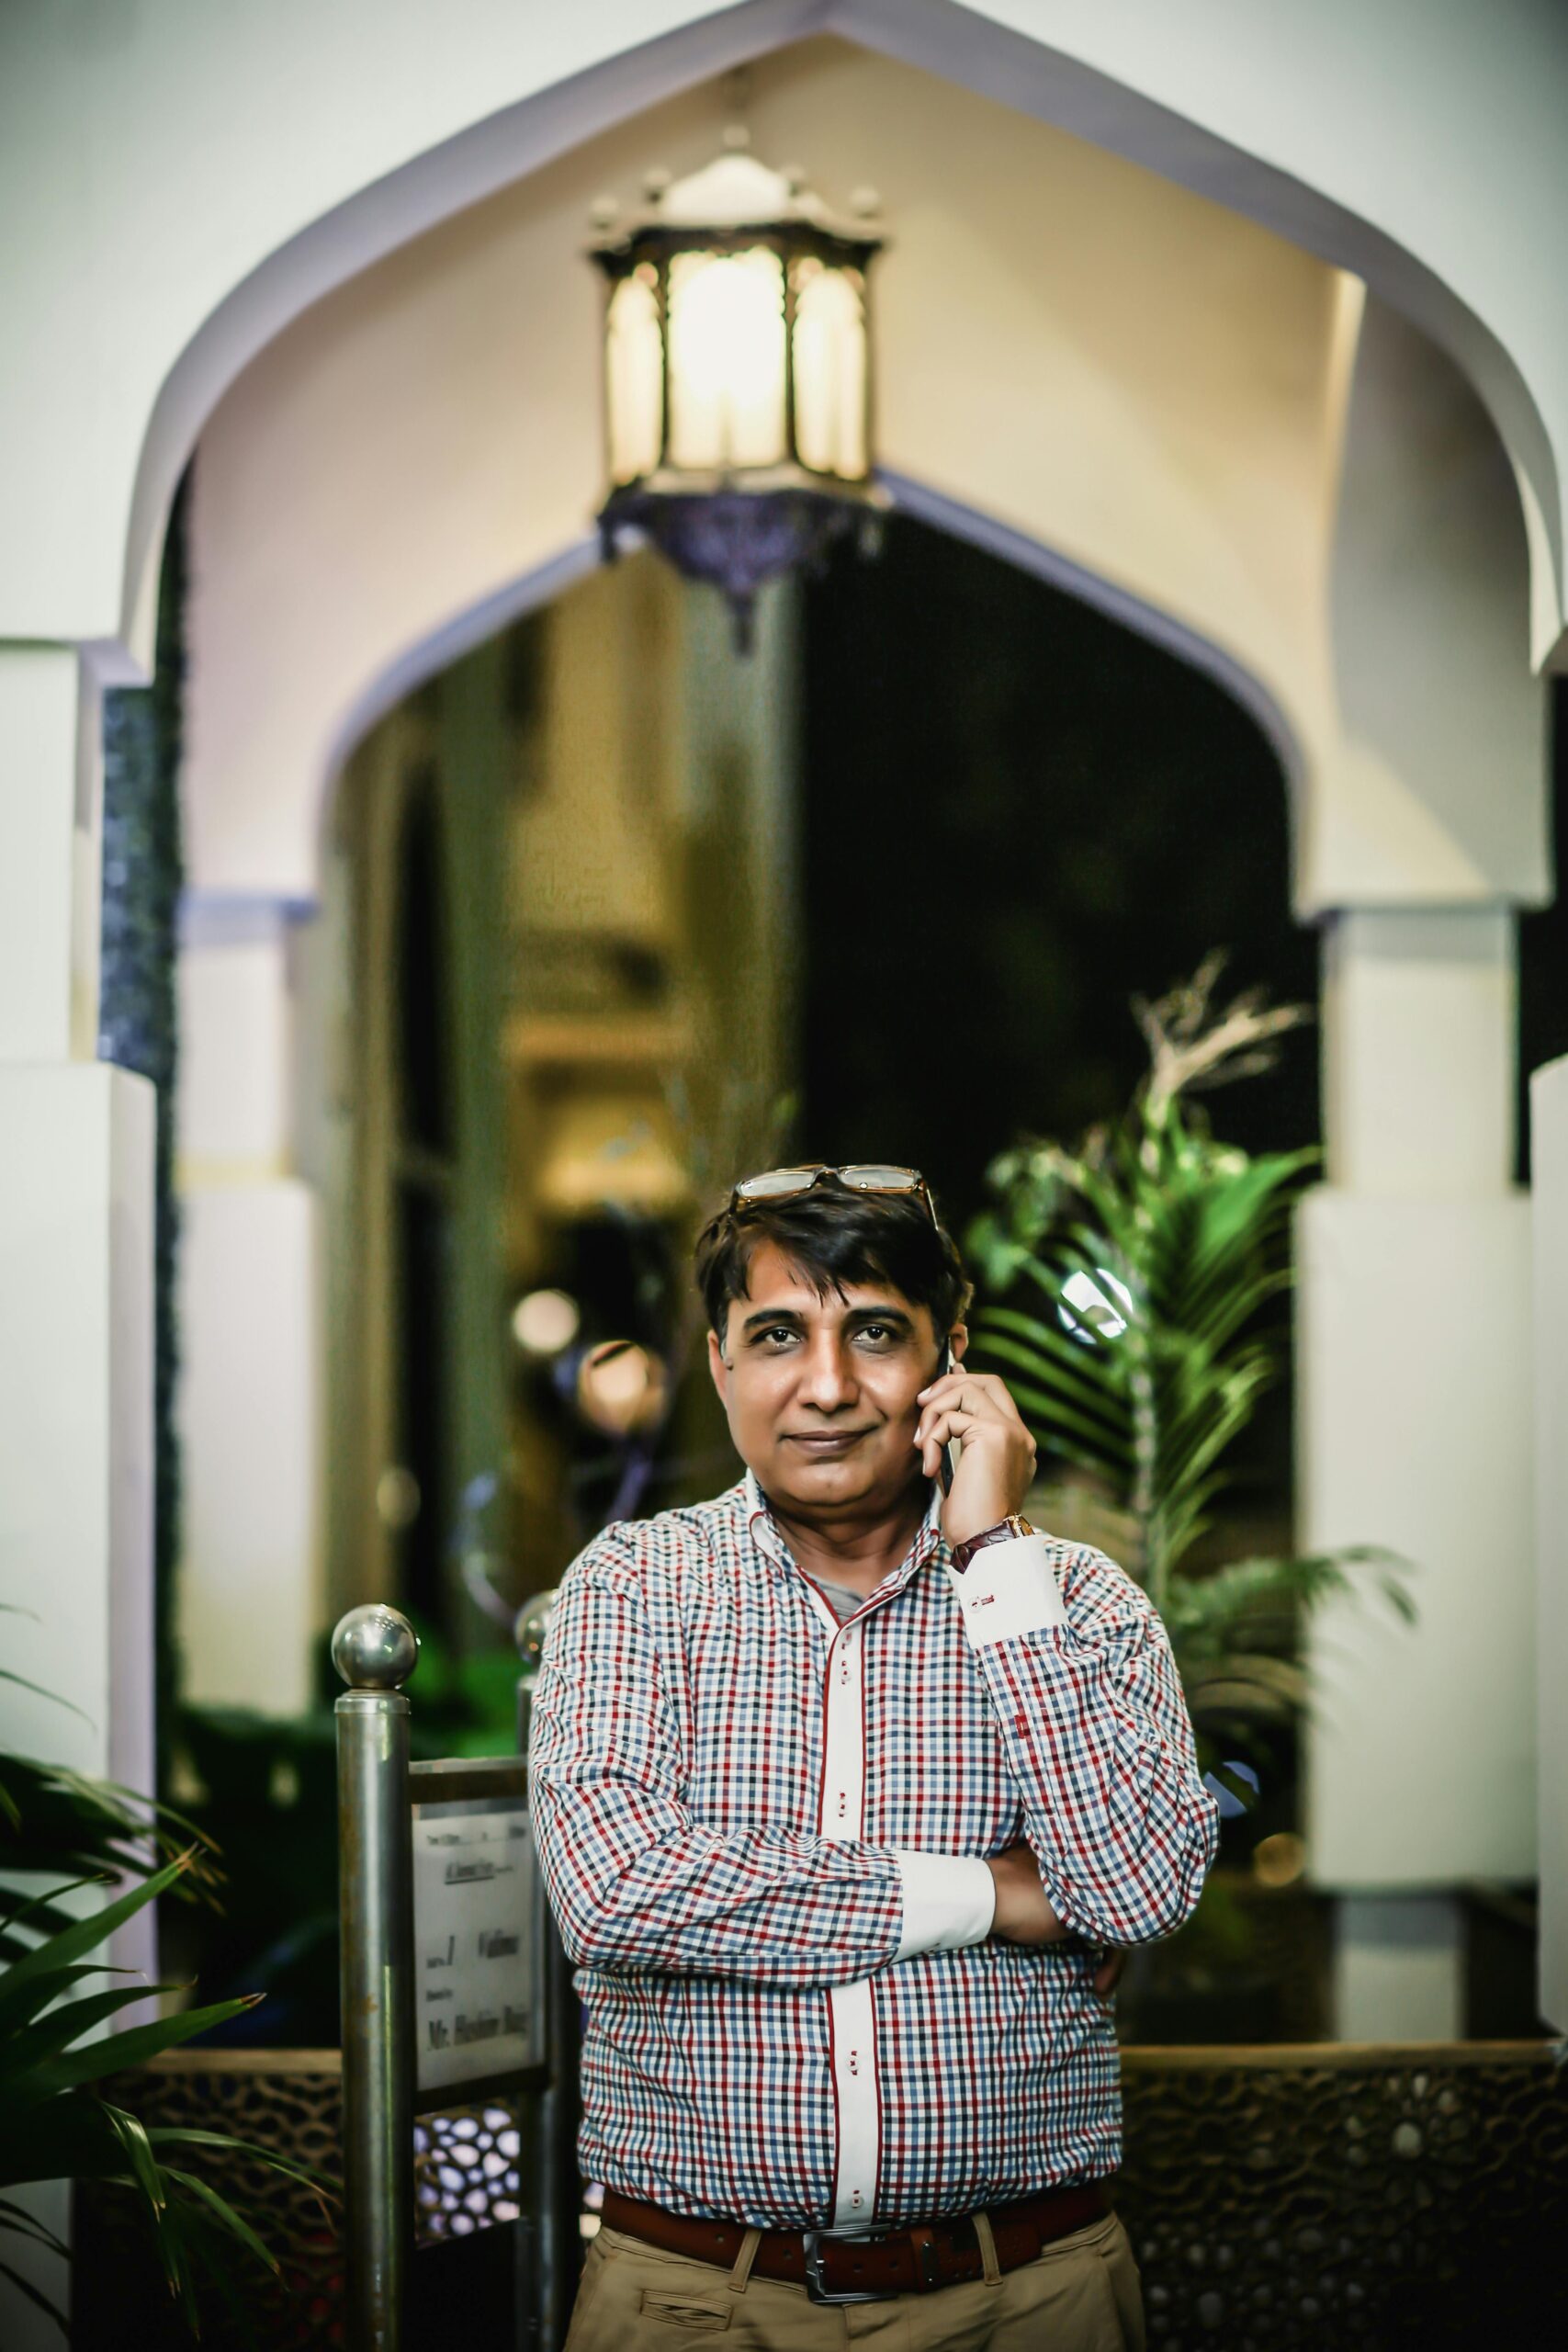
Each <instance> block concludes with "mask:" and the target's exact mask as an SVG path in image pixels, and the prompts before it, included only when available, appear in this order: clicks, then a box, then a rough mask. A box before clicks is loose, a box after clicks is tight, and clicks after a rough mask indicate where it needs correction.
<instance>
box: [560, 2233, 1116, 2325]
mask: <svg viewBox="0 0 1568 2352" xmlns="http://www.w3.org/2000/svg"><path fill="white" fill-rule="evenodd" d="M753 2251H754V2240H753V2238H752V2237H751V2236H750V2235H749V2236H748V2238H747V2240H746V2243H745V2245H743V2246H742V2248H741V2250H740V2255H739V2259H738V2261H737V2262H736V2265H735V2267H734V2269H733V2270H730V2271H724V2270H720V2269H718V2268H717V2267H716V2266H715V2265H714V2264H712V2263H707V2262H689V2261H687V2260H686V2259H685V2258H684V2257H683V2256H681V2255H678V2254H666V2253H664V2252H663V2251H662V2250H661V2249H660V2247H658V2246H652V2245H644V2243H643V2241H642V2240H641V2238H633V2237H626V2236H624V2235H623V2234H622V2233H621V2232H620V2231H618V2230H605V2229H602V2230H601V2231H600V2232H599V2234H598V2236H597V2237H596V2238H595V2239H594V2240H593V2243H592V2245H591V2246H590V2247H589V2249H588V2259H587V2261H586V2263H585V2264H584V2266H583V2272H582V2283H581V2286H580V2287H579V2289H578V2292H577V2303H576V2307H575V2309H574V2310H573V2312H572V2315H571V2327H570V2333H569V2334H568V2336H567V2340H566V2352H659V2347H660V2346H668V2347H669V2352H677V2347H678V2346H684V2345H693V2346H695V2345H701V2344H705V2343H707V2341H708V2340H709V2338H710V2337H720V2336H722V2338H723V2339H724V2343H723V2352H844V2347H845V2346H850V2345H874V2346H876V2347H877V2352H1144V2309H1143V2298H1142V2296H1141V2295H1140V2293H1139V2290H1138V2272H1137V2267H1136V2265H1135V2264H1134V2260H1133V2250H1132V2248H1131V2246H1130V2245H1128V2244H1127V2233H1126V2232H1125V2231H1124V2230H1123V2229H1122V2224H1121V2222H1119V2221H1118V2220H1117V2219H1116V2217H1115V2215H1114V2214H1111V2215H1108V2216H1106V2217H1105V2218H1104V2219H1103V2220H1101V2221H1098V2222H1090V2223H1089V2226H1088V2228H1087V2229H1082V2230H1075V2231H1074V2232H1073V2233H1072V2235H1071V2236H1070V2237H1065V2238H1058V2239H1057V2240H1056V2243H1055V2245H1048V2246H1047V2247H1046V2248H1045V2250H1044V2252H1043V2254H1041V2255H1039V2256H1037V2257H1036V2259H1035V2260H1034V2261H1033V2262H1026V2263H1024V2264H1022V2265H1021V2267H1020V2268H1018V2269H1017V2270H1009V2271H1007V2272H1005V2273H1003V2275H1002V2276H1001V2277H999V2278H996V2279H995V2280H993V2281H991V2282H990V2283H989V2284H987V2281H986V2280H984V2279H976V2281H975V2282H974V2284H973V2285H971V2286H964V2287H939V2288H937V2289H936V2290H934V2292H932V2293H931V2294H929V2295H896V2296H894V2297H893V2298H892V2299H891V2300H890V2301H887V2302H885V2303H836V2304H833V2303H814V2302H812V2301H809V2300H808V2298H807V2292H806V2290H805V2288H804V2287H792V2286H789V2285H787V2284H786V2283H785V2282H784V2280H783V2279H780V2278H752V2277H750V2275H749V2274H750V2260H751V2256H752V2253H753Z"/></svg>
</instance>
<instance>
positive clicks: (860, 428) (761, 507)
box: [592, 131, 886, 648]
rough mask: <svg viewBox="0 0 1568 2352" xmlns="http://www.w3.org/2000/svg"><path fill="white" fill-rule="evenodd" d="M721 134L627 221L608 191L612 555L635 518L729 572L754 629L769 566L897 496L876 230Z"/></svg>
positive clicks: (596, 252)
mask: <svg viewBox="0 0 1568 2352" xmlns="http://www.w3.org/2000/svg"><path fill="white" fill-rule="evenodd" d="M744 138H745V134H744V133H743V132H739V131H731V132H730V133H728V141H729V152H728V153H725V154H723V155H721V156H720V157H719V158H718V159H717V160H716V162H714V163H712V164H708V165H707V166H706V167H705V169H704V170H702V171H699V172H694V173H693V174H692V175H691V176H690V177H689V178H687V179H683V180H678V181H676V182H675V183H674V184H673V185H672V186H671V185H667V184H666V183H665V182H664V181H663V180H662V178H661V177H660V175H654V176H653V177H652V178H650V179H649V182H648V183H647V187H648V191H649V198H650V201H649V205H648V207H647V209H645V210H644V211H642V212H640V213H638V214H637V216H636V217H635V218H633V219H630V220H626V221H625V222H620V221H619V220H618V219H617V213H618V208H617V207H616V206H615V204H614V202H613V201H612V200H610V199H605V200H604V202H603V203H601V204H600V205H599V206H598V207H596V208H595V220H596V222H597V225H598V226H599V228H600V229H601V231H602V232H604V233H603V236H602V240H601V242H600V243H598V244H596V245H595V246H594V247H593V248H592V256H593V259H594V260H595V262H597V264H598V266H599V267H600V268H601V269H602V270H603V271H604V277H605V279H606V281H607V287H608V298H607V301H606V307H605V328H604V407H605V436H606V455H607V461H608V468H609V475H610V492H609V495H608V497H607V499H606V500H605V503H604V508H603V509H602V511H601V513H600V516H599V527H600V532H601V535H602V537H603V538H604V548H605V552H606V554H610V555H613V554H614V553H615V549H616V548H617V546H618V545H619V543H620V540H621V538H622V536H623V535H624V534H630V533H635V534H637V535H640V536H641V537H646V538H648V539H649V540H651V541H652V542H653V544H654V545H655V546H656V547H658V548H660V549H662V551H663V553H664V554H665V555H666V556H667V557H668V559H669V560H670V561H671V562H672V563H673V564H674V565H675V567H676V569H677V570H678V571H682V572H683V573H685V574H686V576H687V577H688V578H689V579H694V580H707V581H711V582H714V583H715V584H716V586H718V587H719V588H721V589H722V590H723V592H724V594H725V595H726V596H727V597H728V601H729V605H730V610H731V612H732V614H733V615H734V617H735V626H736V635H737V640H738V642H739V644H740V645H741V647H742V648H744V647H745V646H746V645H747V644H749V642H750V627H751V611H752V605H753V603H754V601H755V598H756V594H757V591H758V589H759V588H760V587H761V585H762V584H763V582H766V581H768V580H772V579H774V578H776V577H777V576H779V575H780V574H781V573H783V572H785V571H791V570H793V569H794V568H795V566H797V565H798V564H801V563H803V562H807V561H810V560H814V559H817V558H818V557H820V556H821V555H822V553H823V552H824V550H825V549H826V548H828V547H829V546H830V545H831V543H832V542H833V541H834V540H835V539H837V538H839V537H841V536H842V535H843V534H844V533H845V532H846V531H848V530H850V529H851V528H852V527H854V526H856V525H858V526H860V527H861V530H862V534H863V538H864V537H865V536H866V535H867V532H868V530H872V531H874V524H875V517H876V515H877V514H878V513H879V511H880V510H881V508H882V507H883V506H884V505H885V504H886V499H885V496H884V493H883V492H881V491H879V489H878V488H877V486H876V482H875V481H874V473H873V461H872V433H871V414H872V412H871V392H872V368H871V340H870V335H871V328H870V311H869V308H868V285H867V280H868V274H869V270H870V266H871V263H872V260H873V258H874V255H875V254H877V252H878V251H879V250H880V248H881V244H882V242H883V241H882V239H881V237H880V236H879V235H877V234H876V233H875V232H874V231H873V230H872V229H871V228H870V227H869V226H868V225H867V223H868V221H869V220H870V218H871V217H872V215H874V212H875V211H876V209H877V199H876V198H875V196H874V193H873V192H872V191H870V190H868V189H863V190H862V191H860V193H859V194H858V195H857V197H856V198H855V200H854V209H855V211H856V213H857V215H858V216H859V217H858V219H857V220H856V221H854V222H850V221H841V220H835V219H833V218H832V217H830V216H829V213H828V211H827V209H826V208H825V207H824V206H823V204H822V202H821V200H820V198H817V197H815V196H813V195H811V194H809V193H808V192H807V190H806V189H805V188H804V187H803V186H802V184H801V181H800V178H799V175H797V174H795V173H793V172H773V171H770V170H769V169H768V168H767V166H766V165H765V164H761V163H759V162H758V161H757V160H756V158H755V157H754V156H751V155H749V154H747V153H744V152H742V150H743V147H744Z"/></svg>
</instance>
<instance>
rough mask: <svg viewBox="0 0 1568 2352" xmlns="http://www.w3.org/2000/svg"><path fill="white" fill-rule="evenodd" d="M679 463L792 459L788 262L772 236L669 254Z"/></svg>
mask: <svg viewBox="0 0 1568 2352" xmlns="http://www.w3.org/2000/svg"><path fill="white" fill-rule="evenodd" d="M669 316H670V325H669V334H670V462H671V465H674V466H681V467H685V468H689V469H692V470H693V471H694V472H702V471H707V470H712V471H715V472H725V471H728V469H730V468H732V467H739V466H773V465H779V464H781V463H782V462H783V460H784V455H785V450H786V440H785V431H784V263H783V260H782V258H781V257H780V255H779V254H776V253H773V252H771V251H770V250H769V248H768V247H766V246H765V245H753V246H751V247H750V249H749V250H748V251H746V252H744V253H738V254H711V253H683V254H672V255H671V262H670V295H669Z"/></svg>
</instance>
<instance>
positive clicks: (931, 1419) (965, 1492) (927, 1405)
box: [915, 1364, 1034, 1544]
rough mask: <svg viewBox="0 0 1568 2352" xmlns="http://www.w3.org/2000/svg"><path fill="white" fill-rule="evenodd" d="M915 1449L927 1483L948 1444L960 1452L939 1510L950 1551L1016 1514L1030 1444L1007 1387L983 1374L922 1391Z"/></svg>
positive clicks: (1030, 1468)
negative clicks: (953, 1440) (949, 1490)
mask: <svg viewBox="0 0 1568 2352" xmlns="http://www.w3.org/2000/svg"><path fill="white" fill-rule="evenodd" d="M918 1401H919V1406H920V1418H919V1421H918V1422H917V1423H916V1425H915V1443H916V1445H917V1446H918V1447H919V1453H920V1461H921V1464H923V1466H924V1469H925V1474H926V1476H927V1477H928V1478H934V1477H935V1476H936V1475H937V1471H938V1468H939V1466H940V1463H941V1456H942V1447H943V1446H944V1445H945V1444H946V1443H947V1442H948V1440H949V1438H954V1437H955V1438H956V1439H957V1440H958V1442H959V1444H960V1445H961V1446H962V1447H963V1449H964V1450H963V1453H961V1454H960V1456H959V1462H958V1468H957V1470H956V1471H955V1473H954V1474H953V1492H952V1493H951V1494H950V1495H949V1496H948V1498H947V1499H946V1501H945V1503H944V1504H943V1505H942V1533H943V1534H944V1535H945V1536H946V1538H947V1540H948V1542H949V1543H950V1544H963V1543H965V1542H966V1541H967V1540H968V1538H969V1537H970V1536H971V1535H983V1534H984V1533H985V1532H986V1530H987V1527H998V1526H999V1525H1000V1524H1001V1522H1002V1521H1003V1520H1004V1519H1007V1518H1009V1517H1010V1515H1011V1514H1012V1513H1013V1512H1014V1511H1016V1510H1022V1508H1023V1498H1024V1496H1025V1495H1026V1494H1027V1493H1028V1492H1029V1487H1030V1482H1031V1480H1032V1478H1033V1476H1034V1440H1033V1439H1032V1437H1031V1436H1030V1434H1029V1431H1028V1430H1026V1429H1025V1428H1024V1426H1023V1423H1022V1421H1021V1419H1020V1418H1019V1410H1018V1407H1017V1406H1016V1405H1015V1404H1014V1403H1013V1401H1012V1398H1011V1397H1010V1395H1009V1394H1008V1389H1007V1384H1006V1383H1005V1382H1004V1381H1000V1380H998V1378H997V1376H996V1374H994V1373H990V1372H965V1371H964V1367H963V1365H962V1364H960V1365H959V1367H958V1369H957V1371H956V1372H945V1373H943V1374H942V1378H941V1379H940V1380H933V1381H932V1382H931V1386H930V1387H929V1388H922V1389H921V1391H920V1393H919V1399H918Z"/></svg>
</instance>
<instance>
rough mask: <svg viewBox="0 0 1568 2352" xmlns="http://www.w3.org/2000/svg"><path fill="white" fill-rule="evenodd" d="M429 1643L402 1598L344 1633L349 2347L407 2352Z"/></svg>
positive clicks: (341, 1816) (341, 1785)
mask: <svg viewBox="0 0 1568 2352" xmlns="http://www.w3.org/2000/svg"><path fill="white" fill-rule="evenodd" d="M418 1656H419V1644H418V1642H417V1641H416V1639H415V1638H414V1633H413V1628H412V1626H411V1625H410V1623H409V1622H408V1620H407V1618H406V1617H401V1616H400V1615H399V1613H398V1611H396V1610H395V1609H386V1608H381V1607H369V1608H365V1609H351V1610H350V1611H349V1613H348V1615H347V1616H346V1617H345V1618H344V1620H343V1622H342V1623H341V1624H340V1625H339V1627H338V1629H337V1631H336V1633H335V1634H333V1665H334V1666H335V1667H336V1668H337V1670H338V1672H339V1674H340V1675H341V1676H342V1677H343V1679H344V1682H346V1683H347V1684H348V1686H349V1687H348V1689H347V1690H346V1691H344V1693H343V1695H342V1697H341V1698H340V1699H339V1700H338V1702H337V1710H336V1713H337V1790H338V1797H337V1803H338V1925H339V1933H340V1935H341V1938H342V1957H341V1969H340V1979H339V1981H340V1984H341V1986H342V2012H343V2016H342V2033H343V2154H344V2255H345V2258H346V2269H347V2278H346V2282H345V2320H346V2336H347V2343H348V2347H349V2352H400V2347H401V2346H402V2342H403V2312H404V2309H405V2305H406V2301H407V2296H408V2287H409V2264H410V2261H411V2260H412V2253H413V2064H414V2050H413V1890H412V1860H411V1852H410V1833H409V1702H408V1701H407V1699H405V1698H404V1696H403V1694H402V1690H401V1685H402V1684H403V1683H405V1682H406V1681H407V1680H408V1679H409V1677H410V1675H411V1674H412V1672H413V1669H414V1665H415V1662H416V1660H417V1658H418Z"/></svg>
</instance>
